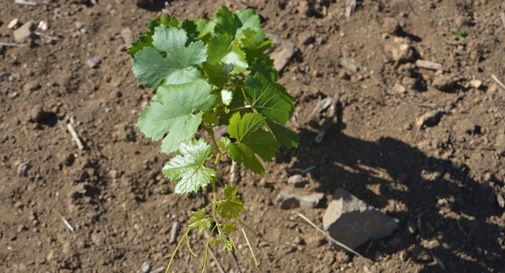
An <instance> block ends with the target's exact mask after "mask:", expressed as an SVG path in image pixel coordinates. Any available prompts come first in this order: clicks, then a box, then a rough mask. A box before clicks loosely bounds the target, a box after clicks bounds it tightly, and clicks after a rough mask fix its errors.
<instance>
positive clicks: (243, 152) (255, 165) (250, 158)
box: [220, 138, 265, 174]
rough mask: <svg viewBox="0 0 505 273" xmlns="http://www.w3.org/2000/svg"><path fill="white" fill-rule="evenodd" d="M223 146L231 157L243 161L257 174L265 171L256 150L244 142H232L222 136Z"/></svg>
mask: <svg viewBox="0 0 505 273" xmlns="http://www.w3.org/2000/svg"><path fill="white" fill-rule="evenodd" d="M220 145H221V147H222V148H223V149H225V150H226V151H227V152H228V154H229V155H230V157H231V158H232V159H233V160H235V161H237V162H238V163H243V164H244V165H245V166H246V167H247V168H248V169H250V170H252V171H253V172H255V173H257V174H263V173H265V169H264V168H263V166H262V165H261V162H259V160H258V158H257V157H256V156H255V155H254V152H253V151H252V150H251V149H250V148H249V147H247V145H244V144H242V143H231V142H230V140H229V139H228V138H221V143H220Z"/></svg>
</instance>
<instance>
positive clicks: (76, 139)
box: [67, 123, 84, 150]
mask: <svg viewBox="0 0 505 273" xmlns="http://www.w3.org/2000/svg"><path fill="white" fill-rule="evenodd" d="M67 129H68V131H69V132H70V135H71V136H72V139H73V140H74V142H75V144H77V147H78V148H79V150H84V145H83V144H82V142H81V140H80V139H79V135H77V132H76V131H75V129H74V126H72V123H67Z"/></svg>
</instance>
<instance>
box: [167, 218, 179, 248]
mask: <svg viewBox="0 0 505 273" xmlns="http://www.w3.org/2000/svg"><path fill="white" fill-rule="evenodd" d="M180 228H181V224H180V223H179V222H177V221H175V222H174V223H173V224H172V229H170V239H169V240H168V243H169V244H173V243H175V242H176V241H177V234H178V233H179V230H180Z"/></svg>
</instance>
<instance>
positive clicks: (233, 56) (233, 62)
mask: <svg viewBox="0 0 505 273" xmlns="http://www.w3.org/2000/svg"><path fill="white" fill-rule="evenodd" d="M222 62H223V63H224V64H225V65H228V66H231V67H232V70H233V72H235V73H242V72H244V71H245V70H246V69H247V67H248V65H247V59H246V55H245V53H244V51H242V49H241V48H240V47H239V46H238V45H232V47H231V50H230V51H229V52H228V53H227V54H226V55H225V56H224V57H223V58H222Z"/></svg>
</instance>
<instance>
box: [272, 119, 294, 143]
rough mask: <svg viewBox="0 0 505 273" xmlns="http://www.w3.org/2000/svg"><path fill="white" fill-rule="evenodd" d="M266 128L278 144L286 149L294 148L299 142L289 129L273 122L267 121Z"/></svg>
mask: <svg viewBox="0 0 505 273" xmlns="http://www.w3.org/2000/svg"><path fill="white" fill-rule="evenodd" d="M267 125H268V128H270V131H271V132H272V134H273V135H274V137H275V139H276V140H277V142H278V143H280V144H282V145H284V146H286V147H288V148H296V147H298V144H299V142H300V138H299V137H298V135H297V134H296V133H295V132H293V131H291V130H290V129H288V128H286V127H284V126H282V125H280V124H278V123H277V122H275V121H267Z"/></svg>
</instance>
